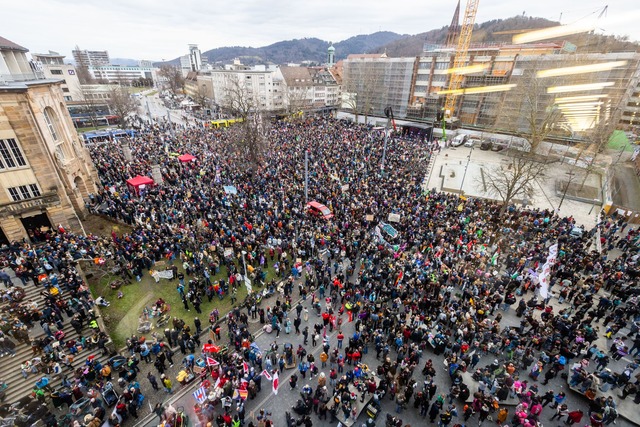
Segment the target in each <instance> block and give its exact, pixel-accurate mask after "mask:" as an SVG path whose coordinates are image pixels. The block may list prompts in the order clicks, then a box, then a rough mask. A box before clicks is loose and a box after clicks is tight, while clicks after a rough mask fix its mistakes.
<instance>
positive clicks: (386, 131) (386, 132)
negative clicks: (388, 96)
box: [380, 107, 393, 173]
mask: <svg viewBox="0 0 640 427" xmlns="http://www.w3.org/2000/svg"><path fill="white" fill-rule="evenodd" d="M384 115H385V116H387V124H386V125H385V127H384V147H383V148H382V164H381V165H380V169H381V170H382V173H384V161H385V159H386V158H387V140H388V138H389V123H390V122H391V119H392V118H393V110H392V109H391V107H387V108H385V109H384Z"/></svg>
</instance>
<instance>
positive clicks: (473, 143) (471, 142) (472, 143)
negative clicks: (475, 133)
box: [464, 138, 480, 147]
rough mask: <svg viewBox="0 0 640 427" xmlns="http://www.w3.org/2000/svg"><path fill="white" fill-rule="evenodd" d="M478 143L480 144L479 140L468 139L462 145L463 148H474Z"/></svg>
mask: <svg viewBox="0 0 640 427" xmlns="http://www.w3.org/2000/svg"><path fill="white" fill-rule="evenodd" d="M479 143H480V140H479V139H474V138H469V139H467V142H465V143H464V146H465V147H475V146H476V145H478V144H479Z"/></svg>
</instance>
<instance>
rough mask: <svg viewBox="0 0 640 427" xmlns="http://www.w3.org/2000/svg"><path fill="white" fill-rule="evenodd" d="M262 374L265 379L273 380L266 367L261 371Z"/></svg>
mask: <svg viewBox="0 0 640 427" xmlns="http://www.w3.org/2000/svg"><path fill="white" fill-rule="evenodd" d="M262 376H263V377H265V378H266V379H268V380H269V381H271V380H273V377H272V376H271V374H270V373H269V372H268V371H267V370H266V369H265V370H264V371H262Z"/></svg>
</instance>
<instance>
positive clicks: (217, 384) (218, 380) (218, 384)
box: [213, 377, 221, 388]
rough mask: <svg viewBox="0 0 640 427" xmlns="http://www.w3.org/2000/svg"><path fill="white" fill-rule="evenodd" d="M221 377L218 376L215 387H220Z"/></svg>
mask: <svg viewBox="0 0 640 427" xmlns="http://www.w3.org/2000/svg"><path fill="white" fill-rule="evenodd" d="M220 378H221V377H218V379H217V380H216V383H215V384H214V385H213V388H218V387H220Z"/></svg>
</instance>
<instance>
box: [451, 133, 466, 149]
mask: <svg viewBox="0 0 640 427" xmlns="http://www.w3.org/2000/svg"><path fill="white" fill-rule="evenodd" d="M468 139H469V135H467V134H466V133H461V134H459V135H456V137H455V138H453V141H451V146H452V147H460V146H461V145H462V144H464V143H465V142H467V140H468Z"/></svg>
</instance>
